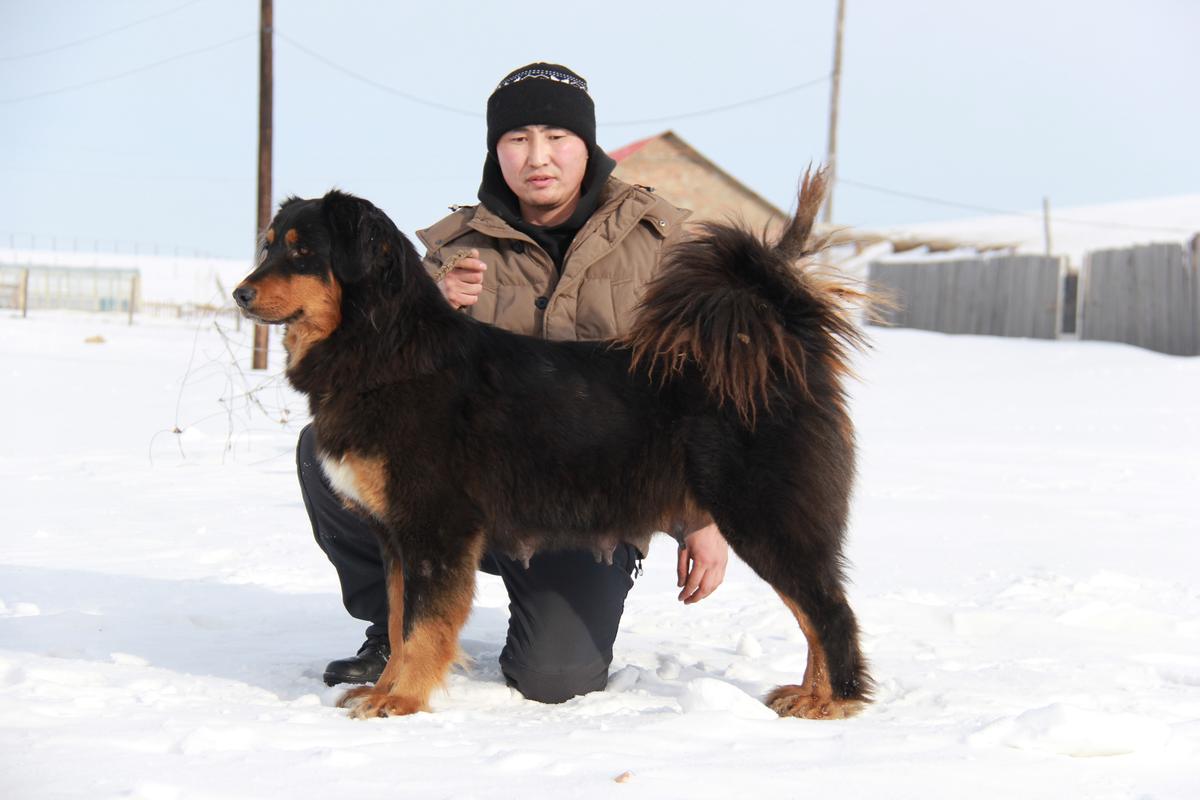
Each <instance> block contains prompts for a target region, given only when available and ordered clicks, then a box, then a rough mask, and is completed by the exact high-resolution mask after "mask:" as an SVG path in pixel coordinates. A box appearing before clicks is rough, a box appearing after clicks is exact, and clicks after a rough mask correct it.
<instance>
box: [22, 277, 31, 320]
mask: <svg viewBox="0 0 1200 800" xmlns="http://www.w3.org/2000/svg"><path fill="white" fill-rule="evenodd" d="M20 293H21V319H25V318H26V317H27V316H29V270H28V269H23V270H21V292H20Z"/></svg>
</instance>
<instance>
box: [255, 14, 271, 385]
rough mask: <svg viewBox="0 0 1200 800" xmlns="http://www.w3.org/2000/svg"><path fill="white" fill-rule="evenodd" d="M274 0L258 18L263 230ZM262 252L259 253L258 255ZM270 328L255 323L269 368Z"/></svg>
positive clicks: (267, 203) (260, 360)
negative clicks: (272, 6)
mask: <svg viewBox="0 0 1200 800" xmlns="http://www.w3.org/2000/svg"><path fill="white" fill-rule="evenodd" d="M271 3H272V0H262V7H261V11H260V12H259V21H258V225H257V227H256V228H255V231H256V232H258V231H261V230H263V229H264V228H266V227H267V224H268V223H269V222H270V221H271V108H272V105H273V94H274V93H273V91H272V84H273V77H272V74H271V73H272V70H271V63H272V57H271V39H272V35H273V28H274V24H275V23H274V16H275V15H274V12H273V11H272V8H271ZM257 257H258V254H257V253H255V258H257ZM270 331H271V329H270V328H268V327H267V326H266V325H255V326H254V358H253V362H252V366H253V368H254V369H266V368H267V345H268V343H269V342H270Z"/></svg>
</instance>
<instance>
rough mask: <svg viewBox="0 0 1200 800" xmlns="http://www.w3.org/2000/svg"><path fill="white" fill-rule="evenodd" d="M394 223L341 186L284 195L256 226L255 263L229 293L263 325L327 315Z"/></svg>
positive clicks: (360, 276) (368, 265)
mask: <svg viewBox="0 0 1200 800" xmlns="http://www.w3.org/2000/svg"><path fill="white" fill-rule="evenodd" d="M393 231H394V227H393V226H391V224H390V221H388V220H387V217H385V216H384V215H383V212H381V211H380V210H379V209H377V208H376V207H375V206H373V205H372V204H371V203H369V202H367V201H366V200H363V199H361V198H358V197H354V196H353V195H349V194H345V193H344V192H339V191H336V190H335V191H331V192H330V193H329V194H327V195H325V196H324V197H322V198H320V199H312V200H302V199H300V198H295V197H293V198H289V199H288V200H285V201H284V202H283V204H282V205H281V206H280V207H279V213H277V214H276V215H275V218H274V219H273V220H271V222H270V224H269V225H268V226H267V228H266V230H264V231H263V232H262V236H261V238H260V239H259V251H258V265H257V267H256V268H255V270H254V271H253V272H252V273H250V275H248V276H247V277H246V279H245V280H243V281H242V282H241V283H240V284H238V287H237V288H236V289H235V290H234V292H233V299H234V300H235V301H236V302H237V304H238V306H240V307H241V309H242V312H243V313H244V314H245V315H246V316H247V317H249V318H251V319H253V320H255V321H257V322H261V323H263V324H266V325H277V324H290V323H294V322H298V321H300V320H305V319H307V320H310V321H311V320H312V318H313V317H321V316H329V315H330V313H331V311H333V310H335V309H338V308H339V306H340V304H341V293H342V288H343V287H344V286H346V285H349V284H355V283H358V282H360V281H362V280H364V279H365V278H366V277H367V275H368V273H369V272H370V271H371V269H372V266H373V261H374V256H376V255H378V254H379V253H380V251H383V252H386V250H387V247H388V244H387V239H388V238H390V237H389V236H388V234H390V233H392V232H393ZM335 327H336V325H335Z"/></svg>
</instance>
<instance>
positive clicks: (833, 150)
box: [824, 0, 846, 223]
mask: <svg viewBox="0 0 1200 800" xmlns="http://www.w3.org/2000/svg"><path fill="white" fill-rule="evenodd" d="M845 18H846V0H838V5H837V30H836V34H835V38H834V43H833V83H832V85H831V87H830V90H829V142H828V145H827V149H826V151H825V168H826V169H828V170H829V189H828V193H827V194H826V195H825V216H824V221H825V222H826V223H830V222H832V221H833V190H834V187H835V186H836V185H837V120H838V98H839V96H840V95H841V87H842V26H843V22H844V20H845Z"/></svg>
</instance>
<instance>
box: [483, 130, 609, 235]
mask: <svg viewBox="0 0 1200 800" xmlns="http://www.w3.org/2000/svg"><path fill="white" fill-rule="evenodd" d="M496 157H497V158H498V159H499V161H500V171H501V173H503V175H504V182H505V183H507V184H508V188H509V189H512V192H513V194H515V195H516V196H517V200H518V201H520V203H521V216H522V217H523V218H524V219H525V220H526V221H527V222H532V223H533V224H535V225H557V224H559V223H561V222H565V221H566V220H567V219H568V218H569V217H570V216H571V214H572V212H574V211H575V207H576V206H577V205H578V204H579V195H580V188H581V187H582V186H583V175H584V172H586V171H587V161H588V149H587V144H586V143H585V142H584V141H583V139H581V138H579V137H578V136H576V135H575V134H574V133H571V131H569V130H567V129H565V128H552V127H549V126H546V125H527V126H525V127H522V128H514V129H512V130H511V131H508V132H507V133H505V134H504V135H503V136H501V137H500V141H499V142H497V143H496Z"/></svg>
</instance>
